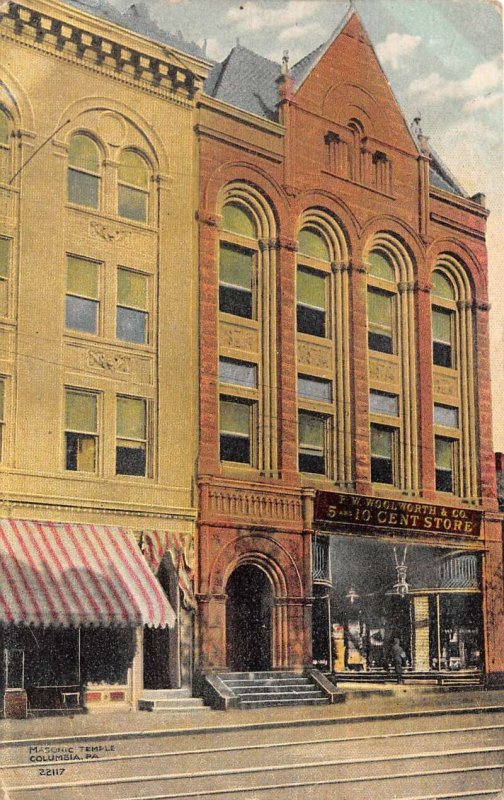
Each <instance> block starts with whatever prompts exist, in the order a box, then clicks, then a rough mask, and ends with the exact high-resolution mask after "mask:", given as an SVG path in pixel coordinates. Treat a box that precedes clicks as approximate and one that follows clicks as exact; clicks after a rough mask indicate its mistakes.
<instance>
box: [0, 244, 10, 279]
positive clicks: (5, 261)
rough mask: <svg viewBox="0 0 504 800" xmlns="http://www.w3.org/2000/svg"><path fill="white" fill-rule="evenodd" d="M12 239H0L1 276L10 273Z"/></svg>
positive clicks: (4, 276) (5, 276)
mask: <svg viewBox="0 0 504 800" xmlns="http://www.w3.org/2000/svg"><path fill="white" fill-rule="evenodd" d="M9 250H10V239H0V278H7V276H8V274H9Z"/></svg>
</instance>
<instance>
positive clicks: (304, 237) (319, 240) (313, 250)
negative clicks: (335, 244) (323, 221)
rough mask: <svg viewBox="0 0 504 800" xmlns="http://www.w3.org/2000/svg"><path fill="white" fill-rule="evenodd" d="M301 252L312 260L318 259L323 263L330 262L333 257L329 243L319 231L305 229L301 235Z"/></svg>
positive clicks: (299, 244)
mask: <svg viewBox="0 0 504 800" xmlns="http://www.w3.org/2000/svg"><path fill="white" fill-rule="evenodd" d="M298 246H299V252H300V253H302V254H303V255H305V256H310V257H311V258H318V259H320V260H321V261H330V260H331V256H330V253H329V248H328V247H327V243H326V241H325V239H324V238H323V236H322V234H320V233H318V232H317V231H314V230H310V229H309V228H305V229H304V230H302V231H301V232H300V234H299V241H298Z"/></svg>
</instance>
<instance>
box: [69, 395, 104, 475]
mask: <svg viewBox="0 0 504 800" xmlns="http://www.w3.org/2000/svg"><path fill="white" fill-rule="evenodd" d="M97 407H98V397H97V395H96V394H93V393H92V392H85V391H80V390H78V389H67V390H66V392H65V450H66V455H65V466H66V469H67V470H70V471H71V472H91V473H94V472H96V469H97V450H98V408H97Z"/></svg>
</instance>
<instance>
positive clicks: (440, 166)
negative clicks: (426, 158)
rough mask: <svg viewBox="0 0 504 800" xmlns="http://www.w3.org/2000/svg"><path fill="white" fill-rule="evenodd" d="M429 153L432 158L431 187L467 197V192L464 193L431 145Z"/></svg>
mask: <svg viewBox="0 0 504 800" xmlns="http://www.w3.org/2000/svg"><path fill="white" fill-rule="evenodd" d="M429 151H430V157H431V160H430V170H429V174H430V182H431V185H432V186H435V187H436V189H443V190H444V191H445V192H451V193H452V194H456V195H458V196H459V197H467V192H465V191H464V189H463V188H462V186H461V185H460V183H459V182H458V181H457V179H456V178H455V177H454V176H453V175H452V173H451V172H450V170H449V169H448V167H447V166H446V165H445V164H444V163H443V162H442V160H441V159H440V157H439V156H438V154H437V153H436V151H435V150H434V149H433V147H432V146H431V145H429Z"/></svg>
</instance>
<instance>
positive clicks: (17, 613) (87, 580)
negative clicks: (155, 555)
mask: <svg viewBox="0 0 504 800" xmlns="http://www.w3.org/2000/svg"><path fill="white" fill-rule="evenodd" d="M0 623H4V624H19V623H23V624H25V625H43V626H49V625H55V626H63V627H71V626H79V625H83V626H89V625H95V626H100V627H110V626H121V627H126V626H133V627H137V626H142V625H148V626H149V627H156V628H157V627H173V626H174V625H175V614H174V612H173V609H172V607H171V606H170V604H169V602H168V600H167V598H166V596H165V594H164V592H163V589H162V588H161V586H160V584H159V582H158V581H157V580H156V578H155V576H154V575H153V574H152V571H151V570H150V569H149V567H148V565H147V562H146V561H145V559H144V557H143V555H142V553H141V551H140V548H139V547H138V545H137V543H136V541H135V539H134V537H133V535H132V534H130V533H128V532H127V531H125V530H124V529H122V528H110V527H106V526H101V525H79V524H60V523H53V522H42V523H41V522H32V521H27V520H0Z"/></svg>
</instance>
